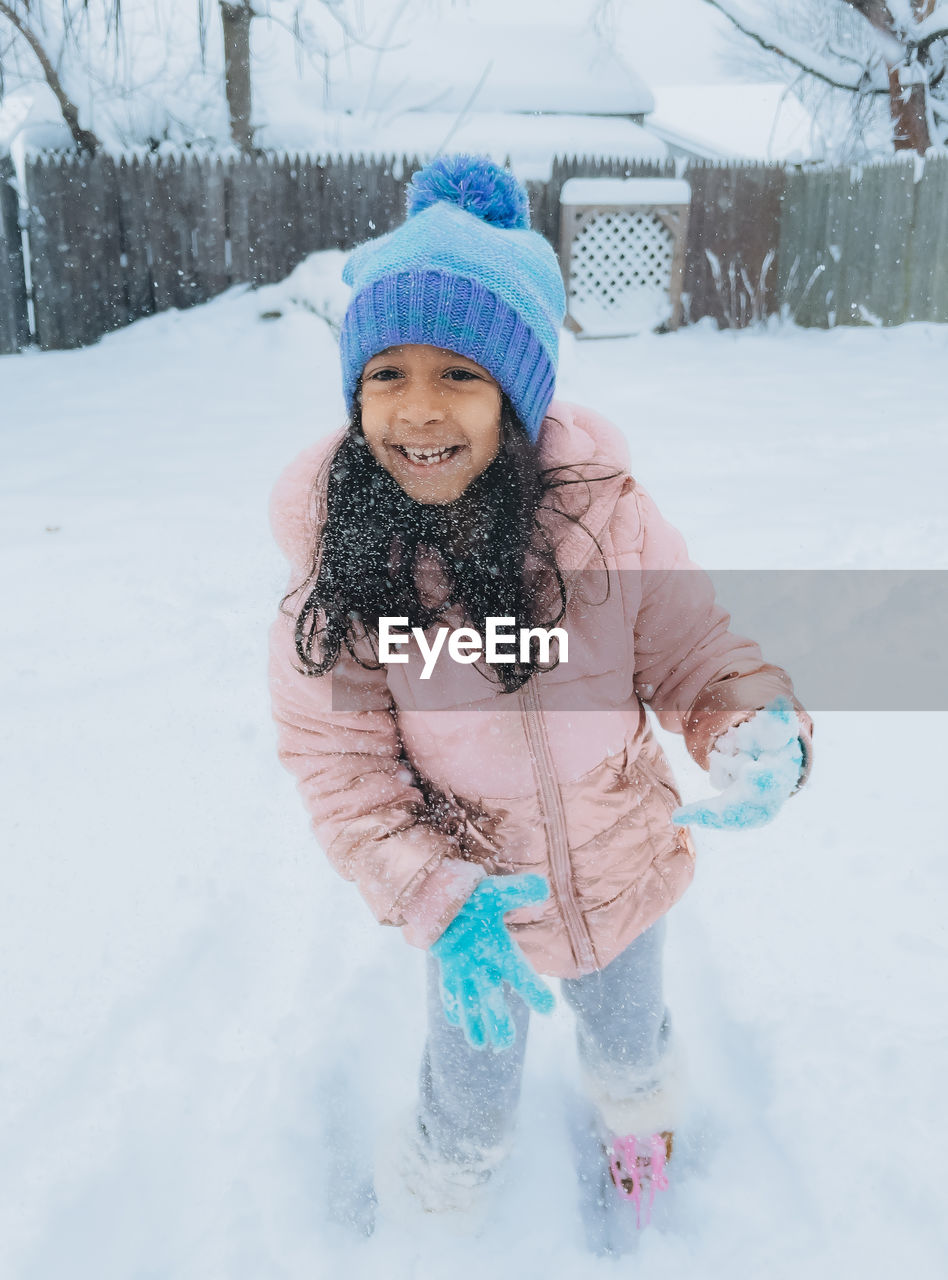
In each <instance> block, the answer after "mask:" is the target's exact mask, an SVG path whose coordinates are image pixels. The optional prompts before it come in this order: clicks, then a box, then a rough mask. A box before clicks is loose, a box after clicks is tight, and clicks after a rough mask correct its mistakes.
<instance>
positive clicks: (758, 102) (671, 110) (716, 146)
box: [648, 82, 819, 160]
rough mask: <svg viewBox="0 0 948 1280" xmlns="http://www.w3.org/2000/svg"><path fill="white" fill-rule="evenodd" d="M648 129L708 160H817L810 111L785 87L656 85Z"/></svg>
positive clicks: (735, 83) (776, 85) (817, 152)
mask: <svg viewBox="0 0 948 1280" xmlns="http://www.w3.org/2000/svg"><path fill="white" fill-rule="evenodd" d="M654 92H655V110H654V111H653V113H652V114H651V115H650V116H649V119H648V124H649V128H650V129H652V130H654V132H655V133H656V134H657V135H658V136H659V137H661V138H663V139H664V140H665V141H666V142H668V143H669V144H671V145H673V146H674V145H676V144H677V145H679V146H682V147H685V148H686V149H691V150H693V151H695V152H696V153H697V154H698V155H705V156H709V157H714V156H721V157H727V158H731V157H735V158H737V157H740V158H747V159H752V160H809V159H818V158H819V148H818V147H816V146H815V145H814V140H813V136H812V134H813V122H812V120H811V118H810V115H809V113H808V112H807V110H806V109H805V107H804V106H803V105H802V103H801V102H800V101H799V99H798V98H797V97H795V95H794V94H792V93H791V92H790V91H789V90H788V89H787V86H786V85H784V84H777V83H771V84H743V83H738V82H734V83H731V84H687V85H684V84H683V85H655V86H654Z"/></svg>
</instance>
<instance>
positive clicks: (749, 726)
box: [672, 698, 803, 830]
mask: <svg viewBox="0 0 948 1280" xmlns="http://www.w3.org/2000/svg"><path fill="white" fill-rule="evenodd" d="M799 734H800V722H799V720H798V719H797V716H796V712H795V711H794V710H793V706H792V704H791V702H790V700H789V698H775V699H774V701H773V702H771V703H769V704H768V705H767V706H766V707H764V709H763V710H762V711H758V712H757V714H756V715H754V716H752V717H751V719H750V720H748V721H746V722H745V723H744V724H739V725H736V726H735V727H734V728H733V729H729V730H728V731H727V733H725V734H722V736H721V737H720V738H719V739H718V740H717V742H716V743H715V745H714V749H713V751H712V752H711V755H710V757H709V765H710V773H711V782H712V784H713V785H714V786H716V787H718V788H720V789H721V795H719V796H713V797H711V798H710V799H708V800H704V801H699V802H698V803H696V804H688V805H685V806H684V807H683V808H681V809H676V810H675V812H674V813H673V814H672V821H673V822H677V823H679V824H680V825H681V826H700V827H719V828H724V829H731V830H740V829H742V828H750V827H762V826H763V825H764V824H765V823H766V822H770V821H771V819H772V818H775V817H776V816H777V813H778V812H779V810H780V808H781V806H782V805H783V803H784V801H785V800H786V799H787V797H788V796H789V795H791V794H792V792H793V790H794V789H795V787H796V785H797V783H798V782H799V780H800V773H801V770H802V768H803V747H802V745H801V742H800V737H799Z"/></svg>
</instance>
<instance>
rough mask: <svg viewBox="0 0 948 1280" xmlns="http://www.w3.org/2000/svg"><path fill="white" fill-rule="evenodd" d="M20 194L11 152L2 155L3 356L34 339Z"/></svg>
mask: <svg viewBox="0 0 948 1280" xmlns="http://www.w3.org/2000/svg"><path fill="white" fill-rule="evenodd" d="M19 203H20V201H19V196H18V194H17V188H16V173H15V171H14V168H13V161H12V160H11V159H10V157H9V155H7V154H2V155H0V355H9V354H10V353H12V352H14V351H20V350H21V349H22V348H23V347H25V346H27V345H28V343H29V341H30V321H29V313H28V312H27V309H26V275H25V273H24V269H23V247H22V244H21V241H20V218H19Z"/></svg>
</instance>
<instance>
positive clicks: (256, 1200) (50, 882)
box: [0, 255, 948, 1280]
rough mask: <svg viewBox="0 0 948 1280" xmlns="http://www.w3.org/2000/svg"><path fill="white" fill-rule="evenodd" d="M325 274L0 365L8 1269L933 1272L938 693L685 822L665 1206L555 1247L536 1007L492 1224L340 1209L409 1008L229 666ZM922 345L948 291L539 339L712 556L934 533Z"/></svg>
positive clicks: (909, 556)
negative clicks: (596, 1242)
mask: <svg viewBox="0 0 948 1280" xmlns="http://www.w3.org/2000/svg"><path fill="white" fill-rule="evenodd" d="M336 265H337V263H336V261H335V259H334V256H333V255H326V256H324V257H323V259H322V260H321V263H320V262H316V263H310V264H305V265H304V268H303V269H301V272H300V273H299V274H298V275H297V277H296V278H295V280H291V281H290V282H288V283H284V284H283V285H279V286H274V287H273V288H270V289H267V290H261V291H260V292H258V293H249V292H244V291H240V290H237V291H233V292H232V293H231V294H229V295H227V296H225V297H224V298H221V299H218V300H217V301H215V302H213V303H211V304H210V305H208V306H206V307H204V308H201V309H199V310H194V311H192V312H189V313H184V314H177V313H171V314H165V315H161V316H158V317H155V318H154V319H151V320H148V321H145V322H142V323H140V324H138V325H136V326H135V327H134V328H132V329H129V330H126V331H124V332H122V333H119V334H116V335H114V336H112V337H110V338H109V339H107V340H105V341H103V342H102V343H100V344H99V345H98V346H96V347H94V348H91V349H89V350H86V351H81V352H73V353H62V354H54V355H37V354H26V355H22V356H17V357H4V358H3V359H2V360H0V404H2V421H0V436H2V458H0V493H2V505H0V522H2V523H0V529H2V538H0V566H2V593H3V600H4V604H5V608H4V616H5V626H4V640H3V642H2V645H3V647H2V651H0V652H2V659H3V661H2V666H0V681H2V705H3V716H2V721H0V738H2V743H3V763H2V784H3V785H2V790H3V802H2V806H0V814H2V822H3V825H4V828H5V831H4V835H3V858H2V862H0V868H2V870H0V876H2V883H0V974H2V987H0V992H2V994H0V1170H2V1173H0V1272H2V1274H3V1275H4V1276H9V1277H14V1278H15V1280H132V1278H133V1277H135V1278H140V1280H145V1277H154V1278H156V1280H158V1278H160V1280H277V1278H280V1280H303V1278H304V1277H305V1278H306V1280H315V1278H316V1277H320V1278H322V1277H326V1280H330V1278H331V1280H335V1278H336V1277H338V1276H340V1275H346V1276H348V1277H351V1278H352V1280H356V1277H363V1276H364V1277H373V1278H374V1277H378V1276H385V1277H392V1280H403V1278H404V1280H408V1278H409V1277H422V1278H424V1280H428V1278H431V1280H440V1277H442V1276H443V1277H449V1276H450V1277H451V1278H452V1280H467V1278H468V1277H470V1278H472V1280H473V1278H474V1277H477V1278H478V1280H483V1278H484V1277H485V1276H491V1277H507V1276H510V1277H514V1276H516V1277H531V1276H539V1275H544V1276H550V1277H571V1278H572V1277H595V1276H610V1275H618V1274H630V1275H631V1274H640V1275H642V1276H648V1277H649V1280H653V1278H654V1280H659V1278H666V1277H667V1278H669V1280H671V1278H672V1277H675V1278H678V1277H682V1278H683V1277H694V1278H696V1280H717V1278H718V1277H721V1278H722V1280H723V1278H724V1277H727V1278H728V1280H736V1278H741V1280H743V1278H745V1277H746V1278H747V1280H758V1278H759V1277H767V1280H783V1278H784V1277H786V1278H787V1280H790V1278H791V1277H792V1278H793V1280H800V1277H806V1278H807V1280H831V1278H833V1280H835V1278H836V1277H838V1276H840V1275H857V1276H860V1277H861V1280H875V1278H876V1277H878V1278H879V1280H881V1278H882V1277H888V1276H890V1275H893V1274H898V1275H909V1276H911V1277H913V1280H935V1278H936V1277H941V1276H943V1275H945V1274H946V1268H948V1236H946V1227H945V1215H944V1212H943V1209H944V1190H943V1187H944V1163H945V1160H944V1152H945V1150H946V1149H948V1133H946V1129H945V1114H946V1108H945V1102H944V1087H945V1086H944V1081H945V1078H946V1075H948V1033H946V1030H945V1024H944V1008H945V996H946V987H948V982H946V968H948V964H946V960H948V940H946V932H945V924H944V907H943V904H944V895H945V889H946V887H948V871H946V866H945V860H944V850H943V848H942V845H943V839H942V837H940V836H939V835H938V831H939V827H938V826H937V824H936V815H937V809H936V806H937V803H938V800H937V797H939V796H940V795H941V794H942V793H943V790H944V781H943V773H944V764H943V755H944V741H945V734H946V729H948V723H946V717H945V715H944V714H935V713H930V714H908V713H899V714H895V713H893V714H887V715H884V716H882V715H874V716H873V715H870V714H868V713H866V714H856V713H853V714H843V713H838V712H837V713H823V714H819V712H820V709H819V708H815V709H814V710H815V711H816V713H817V730H816V746H817V752H818V761H817V765H816V769H815V771H814V774H813V777H812V780H811V782H810V784H809V785H808V786H807V788H806V789H805V791H804V792H802V793H801V794H800V795H799V796H798V797H796V798H795V799H794V800H793V801H792V802H791V803H790V804H789V806H788V808H787V810H786V811H785V813H784V814H783V815H782V816H781V818H780V820H779V821H778V822H777V823H776V824H775V825H774V826H773V827H772V828H770V829H766V830H764V831H762V832H758V833H754V834H744V835H740V836H738V835H729V834H721V833H711V834H707V835H700V836H699V849H700V857H699V869H698V876H697V881H696V884H695V886H694V887H693V889H692V890H691V892H690V893H689V895H688V896H687V897H686V898H685V900H684V901H683V902H682V903H681V904H680V905H679V906H678V907H677V908H676V909H675V911H674V912H673V913H672V915H671V917H670V930H669V948H668V972H669V998H670V1002H671V1004H672V1006H673V1008H674V1011H675V1014H676V1017H677V1021H678V1026H679V1029H680V1031H681V1033H682V1036H683V1038H684V1039H685V1040H686V1041H687V1044H688V1047H689V1052H690V1058H691V1074H692V1089H693V1099H692V1109H691V1118H690V1121H689V1123H690V1126H691V1146H692V1159H691V1166H690V1169H689V1171H688V1174H687V1177H684V1178H683V1179H682V1182H681V1194H680V1197H679V1200H678V1205H677V1212H678V1216H679V1227H678V1228H677V1229H676V1230H675V1231H674V1232H669V1233H664V1234H663V1233H660V1232H658V1231H655V1232H652V1233H649V1234H648V1235H647V1236H646V1237H645V1238H644V1240H643V1247H642V1251H641V1253H640V1255H639V1257H638V1258H637V1259H635V1260H632V1261H627V1262H624V1263H614V1262H611V1261H608V1260H600V1259H596V1258H594V1257H592V1256H590V1255H589V1254H587V1253H586V1252H585V1249H584V1245H583V1240H582V1233H581V1228H580V1220H579V1214H578V1210H577V1191H576V1184H575V1180H574V1177H573V1174H572V1171H571V1168H570V1148H569V1141H568V1138H567V1133H566V1126H565V1123H564V1120H563V1115H562V1111H563V1100H564V1090H565V1089H567V1088H568V1087H569V1086H570V1085H571V1084H572V1083H573V1066H572V1055H571V1045H570V1035H571V1031H570V1025H569V1019H568V1017H567V1015H566V1013H565V1011H564V1010H563V1009H558V1011H557V1013H556V1014H555V1015H554V1017H553V1018H552V1019H550V1020H537V1023H536V1025H535V1027H534V1030H533V1033H532V1040H531V1046H530V1051H529V1056H528V1063H527V1079H526V1087H525V1096H524V1104H523V1112H522V1124H521V1130H520V1143H519V1147H518V1149H517V1152H516V1154H515V1157H514V1159H513V1163H512V1167H511V1170H510V1178H509V1181H508V1183H507V1187H506V1189H505V1192H504V1196H503V1199H502V1202H501V1204H500V1206H499V1207H498V1209H497V1213H496V1218H495V1220H494V1222H493V1224H492V1227H491V1229H490V1231H489V1233H488V1234H487V1235H486V1237H484V1238H483V1239H480V1240H475V1241H463V1242H459V1241H457V1240H455V1239H452V1238H448V1237H446V1236H445V1235H444V1234H443V1233H442V1232H440V1231H439V1230H438V1228H437V1227H436V1226H434V1225H430V1226H426V1227H425V1228H424V1229H418V1228H414V1229H413V1230H412V1231H411V1232H408V1231H405V1230H403V1229H402V1228H400V1227H399V1226H398V1225H396V1224H392V1223H386V1222H383V1223H381V1224H380V1226H379V1229H378V1231H377V1232H376V1234H375V1236H373V1237H372V1238H371V1239H363V1238H361V1237H359V1236H358V1235H357V1234H355V1233H353V1232H352V1231H351V1230H347V1228H346V1227H345V1226H344V1225H342V1224H341V1223H340V1222H338V1221H334V1220H333V1217H332V1212H331V1205H332V1203H333V1202H336V1216H337V1217H338V1209H339V1205H338V1201H339V1199H340V1197H343V1198H344V1191H345V1187H346V1185H347V1183H348V1180H349V1178H350V1177H351V1176H353V1170H354V1171H355V1174H358V1173H360V1172H361V1171H362V1170H363V1169H364V1168H365V1167H367V1159H368V1153H369V1151H370V1148H371V1144H372V1141H373V1137H374V1134H375V1132H376V1130H377V1129H379V1128H384V1126H385V1124H386V1123H387V1122H389V1121H390V1119H391V1118H392V1117H393V1116H396V1115H397V1114H398V1113H399V1111H400V1109H402V1108H404V1106H405V1105H406V1104H407V1103H408V1101H409V1100H410V1098H411V1095H412V1092H413V1088H414V1075H415V1070H416V1064H417V1058H418V1054H419V1050H420V1044H421V1038H422V1033H423V1027H422V1001H421V991H420V984H421V979H422V969H423V965H422V956H421V954H420V953H418V952H416V951H413V950H411V949H410V948H408V947H406V946H405V945H404V944H403V943H402V940H401V938H400V937H399V936H398V935H397V933H396V932H395V931H392V930H383V929H380V928H378V927H377V926H376V925H375V924H374V923H373V922H372V921H371V919H370V917H369V915H368V912H367V910H366V909H365V908H364V907H363V905H362V904H361V902H360V900H359V899H358V897H357V895H356V893H355V891H354V890H353V889H352V888H351V886H349V885H346V884H344V883H343V882H342V881H339V880H337V879H336V878H335V877H334V875H333V874H332V873H331V872H330V871H329V870H328V868H327V866H326V865H325V864H324V860H323V857H322V855H321V854H320V852H319V850H318V849H317V848H316V847H315V846H314V844H313V842H312V840H311V837H310V835H309V832H308V829H307V823H306V819H305V817H304V814H303V811H302V808H301V806H300V805H299V803H298V802H297V800H296V798H295V795H294V792H293V788H292V785H291V782H290V780H289V778H288V777H287V776H286V775H284V773H283V772H282V770H281V769H280V767H279V765H278V763H277V762H276V759H275V757H274V749H273V733H272V731H271V726H270V722H269V710H268V702H267V694H266V688H265V672H264V664H265V644H266V631H267V626H268V623H269V619H270V617H271V615H272V613H273V610H274V609H275V607H276V602H277V599H278V597H279V595H280V594H281V590H282V587H283V583H284V568H283V565H282V563H281V560H280V557H279V554H278V552H277V551H276V549H275V547H274V546H273V545H272V543H271V541H270V538H269V533H268V527H267V516H266V505H267V495H268V491H269V488H270V486H271V484H272V482H273V480H274V478H275V477H276V475H277V473H278V472H279V470H280V468H281V467H282V466H283V465H284V463H285V462H286V461H287V460H289V458H291V457H292V456H293V454H294V453H295V452H296V451H297V450H298V449H299V448H301V447H302V446H304V445H305V444H307V443H308V442H309V441H310V440H311V439H312V438H314V437H315V435H317V434H318V433H322V432H324V431H326V430H327V429H329V428H332V427H335V426H336V425H337V424H338V423H339V422H340V420H341V415H342V407H341V401H340V396H339V391H338V375H337V371H336V364H335V351H334V344H333V339H332V336H331V333H330V330H329V328H328V327H327V325H326V324H325V323H324V322H323V320H322V319H320V318H319V317H318V315H316V314H315V313H314V310H312V309H311V306H313V305H314V306H315V308H316V310H321V309H323V303H324V300H325V299H324V295H326V297H328V305H329V307H330V310H331V309H332V307H333V306H335V305H336V304H337V301H338V299H337V295H336V292H335V291H334V290H333V289H329V290H328V291H327V290H325V289H324V288H323V286H322V284H321V280H322V278H323V274H322V273H323V272H324V271H325V270H327V269H328V270H330V271H332V270H334V269H335V267H336ZM294 298H295V299H296V302H294V301H293V299H294ZM307 300H309V303H310V306H307V305H303V304H304V303H305V302H306V301H307ZM274 311H281V312H282V316H281V318H275V319H274V318H271V319H262V318H261V313H263V312H274ZM946 362H948V326H940V327H939V326H934V325H911V326H905V327H903V328H900V329H893V330H877V329H862V330H842V329H841V330H836V331H832V332H829V333H824V332H817V331H808V332H804V331H799V330H794V329H792V328H780V327H775V328H774V329H771V330H768V331H766V332H753V333H742V334H736V335H735V334H732V333H718V332H715V331H714V330H713V329H711V328H708V327H705V326H699V327H698V328H696V329H692V330H688V331H684V332H681V333H678V334H673V335H668V336H665V337H646V338H638V339H634V340H624V341H610V342H598V343H587V344H585V345H580V344H577V343H575V342H574V341H572V340H568V342H567V345H566V349H565V351H564V359H563V376H562V382H561V392H562V394H563V395H564V396H565V397H566V398H572V399H576V400H580V401H585V402H587V403H591V404H593V405H594V406H595V407H597V408H599V409H600V410H602V411H604V412H605V413H607V414H609V415H611V416H612V417H613V418H614V419H616V420H617V421H619V422H620V423H621V424H622V426H623V428H624V429H625V431H626V432H627V434H628V436H629V439H630V442H631V446H632V454H633V458H634V470H635V472H636V474H637V476H638V477H639V478H640V479H641V480H642V481H643V482H644V483H645V484H646V485H647V486H648V487H649V488H650V490H651V491H652V492H653V494H654V495H655V497H656V498H657V500H658V502H659V503H660V505H661V506H662V508H663V509H664V511H665V513H666V514H667V515H668V516H669V518H671V519H672V520H673V521H674V522H675V523H677V524H678V525H679V526H680V527H681V528H682V529H683V530H684V532H685V534H686V536H687V538H688V541H689V545H690V548H691V550H692V553H693V555H694V556H695V558H696V559H698V560H699V561H701V562H703V563H705V564H707V565H709V566H711V567H716V568H724V567H741V568H748V567H755V568H759V567H766V566H772V567H794V568H799V567H812V568H827V567H845V568H869V567H882V568H912V567H918V568H946V567H948V517H946V514H945V506H944V502H943V482H944V475H945V464H946V461H948V445H946V443H945V441H946V438H948V436H946V427H948V422H946V411H945V403H944V386H943V375H942V374H936V372H935V371H936V370H939V369H941V370H943V369H944V368H945V367H946ZM666 741H668V740H667V737H666ZM668 745H669V749H670V751H671V752H672V754H673V759H674V762H675V764H676V768H677V769H678V770H679V774H680V778H681V781H682V785H683V790H684V793H685V796H686V798H687V799H692V798H695V797H697V796H699V795H702V794H704V791H705V777H704V775H703V774H702V773H701V771H700V770H699V769H698V768H697V767H696V766H694V765H693V764H691V763H690V762H689V761H688V759H687V757H686V756H685V754H684V752H683V750H682V748H681V744H680V742H678V741H677V740H674V741H671V742H670V743H669V744H668ZM350 1166H351V1167H350Z"/></svg>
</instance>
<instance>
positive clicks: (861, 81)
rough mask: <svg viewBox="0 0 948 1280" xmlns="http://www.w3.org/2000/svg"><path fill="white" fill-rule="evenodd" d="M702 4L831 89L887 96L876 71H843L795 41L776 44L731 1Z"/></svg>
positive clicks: (887, 85)
mask: <svg viewBox="0 0 948 1280" xmlns="http://www.w3.org/2000/svg"><path fill="white" fill-rule="evenodd" d="M706 3H707V4H710V5H711V6H712V7H713V8H715V9H717V10H718V11H719V12H720V13H722V14H723V15H724V16H725V18H727V20H728V21H729V22H730V23H732V24H733V25H734V26H735V27H736V28H737V29H738V31H740V32H742V33H743V34H744V35H745V36H749V37H750V39H752V40H754V41H755V42H756V43H757V44H759V45H760V47H761V48H762V49H766V50H768V52H770V53H775V54H777V55H778V57H781V58H784V59H785V60H786V61H787V62H790V63H792V64H793V66H795V67H799V68H800V70H801V71H805V72H806V73H807V74H808V75H811V76H815V77H816V79H817V80H822V81H823V83H824V84H828V85H830V86H831V87H832V88H833V89H846V90H848V91H849V92H850V93H857V92H858V93H870V94H880V95H882V96H884V97H888V95H889V84H888V80H885V81H883V80H882V79H881V78H877V76H876V74H875V73H874V72H872V71H870V70H869V68H866V67H861V68H860V69H859V70H858V72H857V71H856V70H854V71H852V72H849V73H847V72H846V70H845V68H842V67H836V66H834V64H833V63H832V62H830V61H829V60H828V59H826V58H821V57H820V56H819V54H817V53H815V52H814V51H813V50H812V49H807V48H806V46H804V45H801V44H799V43H798V42H797V41H795V40H780V41H779V43H778V40H777V39H776V38H775V36H774V35H773V34H772V33H769V32H765V31H762V30H759V29H758V28H757V26H756V25H755V24H754V23H753V21H752V20H751V19H750V18H749V17H748V15H747V14H745V13H743V12H742V11H741V10H740V9H739V8H738V6H737V5H736V4H734V3H733V0H706Z"/></svg>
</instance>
